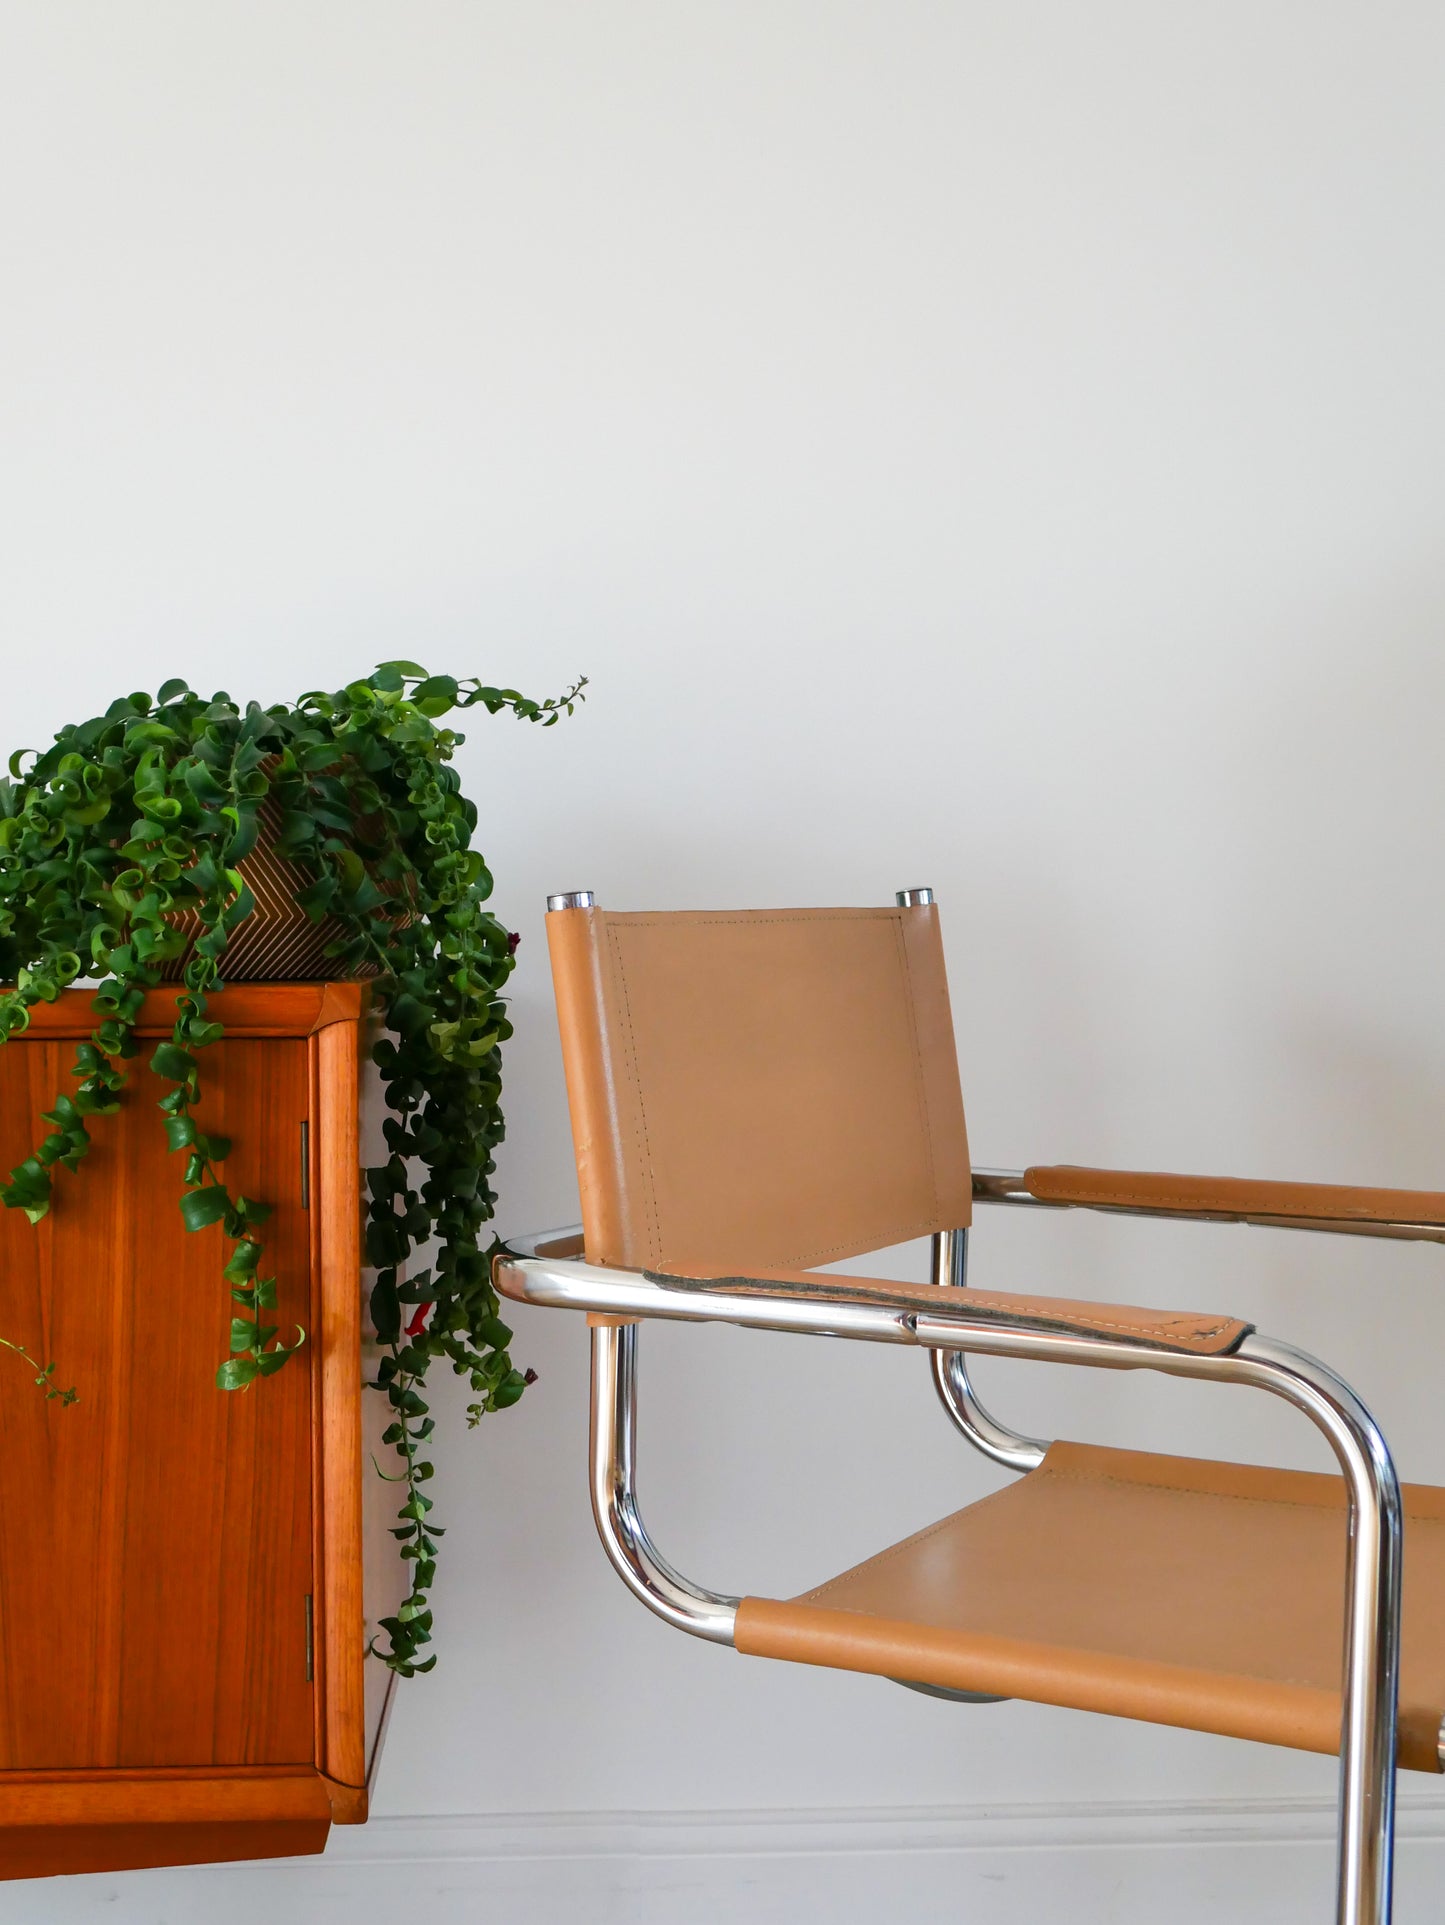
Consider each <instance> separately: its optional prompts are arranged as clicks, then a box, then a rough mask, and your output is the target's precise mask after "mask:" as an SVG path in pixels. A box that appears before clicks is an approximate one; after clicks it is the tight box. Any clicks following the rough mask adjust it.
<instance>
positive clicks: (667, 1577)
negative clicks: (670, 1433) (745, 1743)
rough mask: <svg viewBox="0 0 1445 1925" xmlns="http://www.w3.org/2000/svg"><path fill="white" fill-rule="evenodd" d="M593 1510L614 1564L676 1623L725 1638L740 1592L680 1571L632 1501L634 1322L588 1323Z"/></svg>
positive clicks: (632, 1588) (683, 1628)
mask: <svg viewBox="0 0 1445 1925" xmlns="http://www.w3.org/2000/svg"><path fill="white" fill-rule="evenodd" d="M591 1437H592V1453H591V1471H592V1515H593V1517H594V1518H595V1519H596V1520H597V1535H598V1536H599V1537H600V1538H601V1539H602V1545H603V1549H604V1550H605V1551H606V1552H607V1556H608V1558H609V1560H610V1561H611V1564H612V1568H613V1570H615V1571H616V1573H617V1575H618V1576H619V1577H620V1578H621V1579H622V1582H623V1583H624V1584H625V1585H626V1586H627V1588H628V1590H629V1591H631V1592H632V1593H633V1595H634V1596H635V1597H639V1598H641V1599H642V1602H643V1603H644V1604H645V1605H647V1606H648V1608H649V1609H650V1610H653V1611H656V1613H657V1615H658V1616H659V1617H660V1618H665V1619H666V1620H667V1622H668V1623H669V1624H671V1625H672V1626H673V1627H674V1628H675V1629H676V1630H679V1631H690V1632H691V1633H692V1635H693V1636H694V1637H695V1638H710V1639H711V1640H712V1642H713V1643H714V1644H731V1643H732V1641H733V1620H734V1619H735V1618H736V1617H737V1614H738V1604H739V1602H740V1600H739V1599H737V1598H735V1597H724V1596H721V1595H720V1594H719V1593H718V1592H716V1591H704V1590H701V1589H699V1587H698V1586H697V1585H695V1584H690V1583H689V1582H688V1580H687V1579H686V1578H685V1577H679V1575H678V1573H677V1572H676V1571H674V1570H673V1568H672V1566H671V1565H670V1564H669V1563H668V1562H667V1560H666V1559H665V1558H663V1557H661V1556H660V1555H659V1554H658V1552H657V1551H656V1549H655V1548H654V1546H653V1543H652V1540H651V1538H650V1537H649V1536H648V1535H647V1528H646V1526H645V1525H644V1524H643V1522H642V1518H641V1515H640V1514H639V1512H638V1508H637V1473H636V1463H637V1325H636V1324H635V1323H630V1324H624V1325H623V1326H622V1327H621V1328H620V1329H619V1328H618V1327H617V1326H616V1325H615V1324H613V1325H606V1326H597V1327H595V1328H594V1329H593V1331H592V1423H591Z"/></svg>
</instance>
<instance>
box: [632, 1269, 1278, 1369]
mask: <svg viewBox="0 0 1445 1925" xmlns="http://www.w3.org/2000/svg"><path fill="white" fill-rule="evenodd" d="M644 1274H645V1275H646V1276H648V1277H650V1278H651V1279H652V1280H653V1281H654V1282H657V1283H664V1284H667V1285H669V1286H670V1287H671V1288H673V1289H677V1290H698V1291H703V1292H706V1291H718V1292H721V1293H723V1294H726V1295H731V1296H763V1297H782V1298H792V1299H795V1300H796V1299H799V1298H802V1299H805V1300H812V1301H820V1302H824V1303H836V1304H882V1305H884V1306H886V1307H887V1308H889V1309H903V1310H926V1311H929V1312H930V1313H933V1314H938V1313H942V1314H943V1315H945V1316H946V1315H948V1314H949V1313H950V1312H956V1313H957V1314H958V1315H959V1316H961V1317H967V1318H969V1319H971V1320H972V1321H973V1322H975V1323H991V1324H1001V1325H1014V1326H1016V1327H1018V1328H1019V1329H1022V1330H1048V1331H1057V1332H1059V1333H1060V1334H1061V1335H1065V1336H1085V1337H1106V1338H1108V1339H1109V1340H1110V1341H1111V1342H1113V1343H1130V1344H1139V1345H1141V1346H1143V1347H1145V1348H1148V1349H1153V1350H1182V1351H1189V1352H1191V1353H1193V1354H1194V1355H1196V1356H1205V1357H1217V1356H1224V1355H1226V1354H1227V1353H1228V1352H1229V1351H1231V1350H1235V1349H1237V1348H1238V1346H1239V1344H1240V1343H1241V1342H1242V1341H1243V1339H1244V1338H1245V1337H1246V1336H1247V1335H1248V1334H1249V1332H1250V1330H1251V1329H1253V1325H1252V1324H1247V1323H1241V1322H1240V1320H1239V1319H1238V1318H1237V1317H1218V1316H1205V1315H1200V1314H1198V1313H1196V1312H1194V1311H1189V1310H1139V1309H1135V1308H1133V1307H1131V1306H1126V1305H1122V1304H1112V1303H1075V1302H1074V1301H1073V1300H1072V1299H1070V1298H1068V1297H1032V1296H1028V1297H1026V1296H1021V1295H1019V1294H1018V1293H1016V1292H1013V1291H985V1290H959V1289H954V1288H952V1287H951V1286H949V1285H946V1284H932V1283H890V1282H888V1281H886V1280H885V1279H883V1278H879V1277H823V1276H819V1275H818V1274H817V1273H816V1271H811V1270H754V1271H750V1272H749V1273H748V1275H746V1276H715V1275H708V1274H698V1273H690V1272H688V1271H677V1270H648V1271H646V1272H644Z"/></svg>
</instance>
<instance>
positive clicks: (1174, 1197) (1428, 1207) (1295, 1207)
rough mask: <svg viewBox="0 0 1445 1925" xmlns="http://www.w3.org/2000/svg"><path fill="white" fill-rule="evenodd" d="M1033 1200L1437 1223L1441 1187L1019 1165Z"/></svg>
mask: <svg viewBox="0 0 1445 1925" xmlns="http://www.w3.org/2000/svg"><path fill="white" fill-rule="evenodd" d="M1024 1183H1025V1184H1026V1185H1027V1187H1028V1192H1029V1194H1030V1196H1036V1197H1037V1198H1038V1199H1039V1201H1040V1202H1041V1203H1080V1204H1085V1205H1088V1204H1094V1205H1103V1206H1104V1207H1106V1208H1107V1207H1109V1206H1110V1205H1116V1206H1119V1207H1122V1208H1125V1209H1129V1208H1134V1207H1138V1208H1143V1209H1150V1210H1188V1211H1206V1212H1207V1211H1212V1210H1217V1211H1219V1212H1221V1213H1223V1214H1227V1215H1230V1216H1256V1217H1303V1218H1315V1219H1319V1220H1334V1221H1337V1222H1348V1221H1350V1220H1351V1219H1353V1220H1354V1221H1355V1222H1359V1223H1439V1224H1445V1192H1442V1191H1439V1190H1378V1189H1356V1188H1353V1187H1351V1186H1350V1185H1347V1184H1341V1183H1272V1182H1267V1181H1263V1180H1259V1179H1256V1178H1252V1177H1238V1176H1174V1175H1171V1174H1169V1173H1167V1172H1165V1171H1158V1170H1093V1169H1085V1168H1082V1167H1079V1166H1077V1165H1074V1164H1070V1163H1059V1164H1052V1165H1039V1166H1036V1167H1034V1168H1032V1169H1028V1170H1025V1171H1024Z"/></svg>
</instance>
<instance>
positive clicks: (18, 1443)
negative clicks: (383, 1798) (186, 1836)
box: [0, 999, 313, 1862]
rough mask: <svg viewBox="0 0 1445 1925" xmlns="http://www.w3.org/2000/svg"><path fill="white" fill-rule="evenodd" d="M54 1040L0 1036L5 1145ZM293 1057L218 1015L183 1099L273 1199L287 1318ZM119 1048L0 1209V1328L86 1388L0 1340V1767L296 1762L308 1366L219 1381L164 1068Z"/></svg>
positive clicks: (216, 1299) (305, 1300)
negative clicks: (63, 1161)
mask: <svg viewBox="0 0 1445 1925" xmlns="http://www.w3.org/2000/svg"><path fill="white" fill-rule="evenodd" d="M64 1000H65V999H62V1001H64ZM55 1007H56V1008H59V1007H60V1005H56V1006H55ZM44 1013H46V1014H48V1013H49V1012H44ZM69 1056H70V1050H69V1048H68V1047H67V1046H66V1045H65V1044H63V1043H57V1042H49V1041H45V1040H43V1031H42V1032H41V1033H40V1034H37V1033H36V1032H35V1031H34V1030H32V1031H31V1032H29V1033H27V1034H26V1035H25V1036H23V1037H21V1038H17V1039H15V1040H14V1041H12V1042H11V1043H10V1044H8V1045H6V1046H5V1048H3V1049H0V1165H3V1167H4V1168H7V1169H8V1168H9V1167H10V1166H11V1164H13V1163H14V1162H16V1161H18V1160H19V1158H20V1157H21V1156H23V1155H24V1154H25V1153H26V1151H27V1150H28V1149H29V1148H30V1147H31V1145H32V1144H33V1142H34V1141H35V1140H36V1137H37V1134H38V1131H39V1129H41V1128H43V1126H42V1125H39V1123H38V1117H39V1112H40V1111H41V1110H42V1109H45V1108H48V1107H49V1106H50V1103H51V1101H52V1100H53V1098H54V1096H55V1094H56V1092H57V1091H59V1090H61V1089H63V1088H66V1087H68V1086H69V1077H68V1059H69ZM306 1059H307V1045H306V1044H305V1043H304V1042H302V1041H296V1042H286V1041H276V1042H260V1041H245V1040H232V1039H230V1038H229V1037H228V1039H227V1040H226V1041H225V1042H223V1043H220V1044H217V1045H216V1046H215V1047H214V1048H212V1049H211V1050H208V1051H207V1053H206V1058H205V1071H204V1085H205V1090H206V1095H205V1099H204V1102H203V1104H202V1106H201V1110H200V1117H201V1121H202V1123H203V1126H204V1127H206V1128H208V1129H214V1130H218V1131H221V1132H223V1133H224V1134H226V1135H229V1136H231V1137H232V1138H233V1141H234V1144H235V1148H234V1152H233V1155H232V1157H231V1160H230V1162H229V1164H228V1165H227V1173H228V1177H229V1178H230V1180H231V1182H232V1185H233V1187H236V1188H240V1189H242V1190H244V1191H246V1192H247V1193H249V1194H251V1195H255V1196H260V1197H264V1198H265V1199H266V1200H267V1201H268V1202H272V1203H274V1204H275V1205H276V1206H277V1208H276V1214H275V1216H274V1217H273V1218H272V1219H271V1220H270V1221H269V1222H268V1224H267V1225H266V1230H265V1235H266V1241H267V1246H268V1252H269V1255H270V1258H271V1261H272V1263H273V1264H274V1267H275V1269H276V1272H277V1275H278V1279H279V1296H280V1314H279V1317H278V1319H277V1321H279V1322H280V1323H281V1324H282V1326H283V1328H286V1327H288V1326H289V1325H291V1324H293V1323H305V1322H306V1321H307V1320H308V1317H309V1314H310V1313H309V1287H308V1286H309V1275H308V1272H309V1252H308V1238H307V1224H306V1216H305V1212H304V1211H303V1209H302V1207H301V1171H300V1124H301V1120H302V1118H303V1116H304V1115H305V1114H306V1109H307V1098H308V1084H307V1060H306ZM129 1070H130V1087H129V1089H128V1090H127V1091H126V1093H125V1097H124V1101H123V1108H122V1111H121V1113H120V1115H118V1116H115V1117H109V1118H98V1119H96V1121H95V1123H94V1126H93V1128H92V1135H93V1137H94V1147H93V1149H92V1151H91V1153H90V1155H89V1156H88V1157H87V1159H86V1163H85V1165H84V1167H83V1169H82V1170H81V1172H80V1173H79V1174H77V1175H74V1176H72V1175H69V1174H68V1173H65V1172H62V1173H61V1174H60V1175H59V1177H58V1178H57V1183H56V1200H55V1206H54V1208H53V1209H52V1211H51V1214H50V1215H49V1216H48V1217H47V1218H46V1219H45V1220H44V1221H43V1222H42V1223H41V1224H40V1225H39V1226H37V1227H35V1228H32V1227H31V1226H30V1224H29V1223H28V1222H27V1221H26V1219H25V1218H24V1216H23V1215H22V1214H21V1213H19V1212H14V1211H0V1334H4V1335H14V1336H15V1337H17V1338H19V1339H21V1340H22V1341H24V1342H25V1343H26V1344H27V1345H29V1346H31V1347H32V1348H33V1349H34V1350H35V1351H36V1353H37V1354H39V1355H42V1356H43V1357H44V1358H45V1359H46V1360H48V1359H49V1358H50V1357H52V1356H53V1357H55V1358H56V1359H57V1361H58V1365H59V1370H58V1377H59V1380H60V1381H61V1382H62V1383H70V1382H74V1383H75V1384H76V1385H77V1386H78V1388H79V1391H80V1398H81V1401H80V1402H79V1403H77V1404H76V1405H74V1406H72V1407H71V1408H69V1409H62V1408H60V1406H59V1405H57V1404H53V1403H51V1404H47V1403H45V1402H44V1401H43V1400H42V1398H41V1397H40V1395H39V1393H38V1392H37V1391H36V1390H34V1389H33V1388H32V1387H31V1386H30V1384H28V1383H27V1382H26V1380H25V1376H24V1374H23V1372H22V1370H21V1369H20V1367H19V1366H18V1365H16V1364H14V1363H13V1362H12V1361H10V1360H9V1359H6V1358H5V1357H3V1356H0V1434H3V1437H4V1441H5V1446H6V1460H7V1468H8V1469H9V1472H10V1475H9V1476H8V1477H7V1479H6V1483H5V1487H4V1491H3V1495H0V1767H8V1768H12V1769H13V1768H16V1767H28V1768H30V1769H43V1768H46V1767H51V1768H54V1767H62V1766H82V1765H84V1766H104V1765H131V1766H141V1765H216V1764H247V1763H253V1764H259V1763H265V1762H278V1763H279V1762H287V1763H303V1762H310V1761H311V1759H312V1756H313V1744H312V1720H311V1689H310V1687H309V1686H308V1684H307V1682H306V1676H305V1618H304V1598H305V1595H306V1593H307V1592H308V1591H310V1590H311V1589H312V1588H313V1583H312V1572H311V1492H310V1476H311V1466H310V1424H311V1408H310V1401H311V1399H310V1390H311V1386H310V1373H309V1371H308V1369H307V1368H306V1366H305V1363H304V1362H302V1361H301V1360H298V1361H297V1362H296V1363H295V1364H293V1365H291V1366H288V1368H286V1369H285V1370H283V1371H281V1372H280V1373H279V1375H277V1376H276V1377H274V1378H272V1379H270V1380H269V1381H266V1382H263V1383H261V1384H258V1385H255V1386H253V1387H252V1388H251V1389H250V1390H248V1391H245V1392H241V1393H228V1392H225V1391H220V1390H217V1389H216V1388H215V1384H214V1375H215V1369H216V1365H217V1363H218V1361H219V1360H220V1358H221V1357H222V1356H223V1355H224V1354H225V1352H226V1348H227V1338H228V1333H229V1324H230V1314H231V1309H232V1306H231V1303H230V1300H229V1298H228V1296H227V1294H226V1288H225V1285H224V1283H223V1282H222V1280H221V1277H220V1267H221V1264H222V1262H223V1261H224V1252H225V1243H224V1239H223V1237H222V1234H221V1232H220V1230H219V1229H218V1228H212V1229H209V1230H205V1231H202V1232H200V1233H198V1234H196V1235H188V1234H187V1233H186V1231H185V1230H184V1228H183V1225H182V1222H181V1218H180V1214H179V1211H178V1209H177V1207H176V1201H177V1198H178V1197H179V1195H180V1191H181V1159H180V1158H179V1157H177V1156H172V1155H170V1154H169V1153H168V1152H167V1150H166V1147H165V1139H164V1135H163V1132H162V1128H161V1119H160V1116H159V1113H158V1112H157V1110H156V1109H155V1103H156V1101H157V1100H158V1099H159V1097H160V1096H161V1095H163V1094H164V1093H165V1090H166V1088H167V1087H168V1086H167V1085H165V1084H163V1083H161V1082H160V1081H159V1080H158V1079H156V1078H154V1077H152V1075H151V1074H150V1072H149V1070H147V1069H146V1068H145V1067H144V1066H143V1062H142V1061H140V1060H138V1061H136V1062H134V1063H132V1064H131V1065H130V1066H129ZM152 1862H154V1861H152Z"/></svg>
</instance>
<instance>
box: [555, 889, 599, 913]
mask: <svg viewBox="0 0 1445 1925" xmlns="http://www.w3.org/2000/svg"><path fill="white" fill-rule="evenodd" d="M596 907H597V898H596V896H594V895H593V893H592V891H591V890H590V889H569V890H567V892H566V893H565V894H564V895H560V896H548V898H547V911H548V914H551V912H552V911H553V910H556V909H595V908H596Z"/></svg>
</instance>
